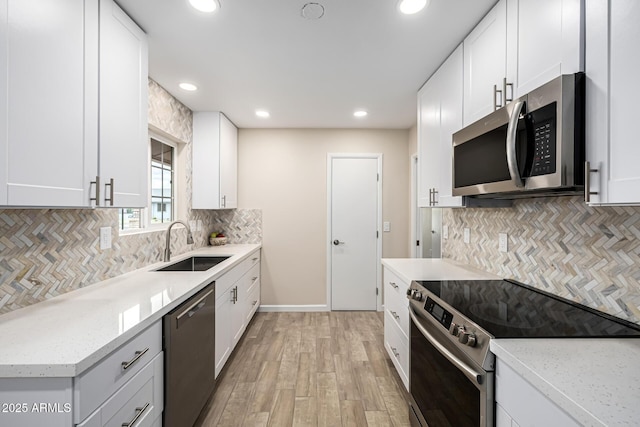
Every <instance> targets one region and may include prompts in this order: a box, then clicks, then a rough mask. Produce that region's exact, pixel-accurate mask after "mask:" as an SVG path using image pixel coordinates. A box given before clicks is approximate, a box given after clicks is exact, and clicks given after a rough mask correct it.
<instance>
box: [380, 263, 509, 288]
mask: <svg viewBox="0 0 640 427" xmlns="http://www.w3.org/2000/svg"><path fill="white" fill-rule="evenodd" d="M382 265H384V266H385V267H387V268H388V269H389V270H391V271H392V272H393V273H395V274H397V275H398V276H399V277H400V278H401V279H403V280H404V281H405V282H407V283H409V282H411V281H412V280H495V279H502V278H501V277H498V276H496V275H494V274H491V273H487V272H486V271H482V270H478V269H476V268H473V267H470V266H468V265H465V264H461V263H459V262H456V261H453V260H450V259H447V258H383V259H382Z"/></svg>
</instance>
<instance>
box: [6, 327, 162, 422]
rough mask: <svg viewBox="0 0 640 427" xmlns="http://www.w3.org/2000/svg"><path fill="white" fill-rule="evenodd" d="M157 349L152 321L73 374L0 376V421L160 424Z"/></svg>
mask: <svg viewBox="0 0 640 427" xmlns="http://www.w3.org/2000/svg"><path fill="white" fill-rule="evenodd" d="M163 355H164V353H163V352H162V324H161V321H157V322H156V323H154V324H153V325H152V326H150V327H148V328H147V329H145V330H144V331H142V332H140V333H139V334H138V335H136V336H135V337H133V338H132V339H130V340H129V341H127V342H126V343H125V344H123V345H121V346H120V347H118V348H117V349H116V350H114V351H113V352H112V353H110V354H109V355H107V356H105V357H104V358H103V359H102V360H100V361H99V362H98V363H96V364H95V365H94V366H92V367H91V368H90V369H88V370H86V371H84V372H83V373H81V374H80V375H78V376H77V377H75V378H3V379H2V380H1V381H0V404H1V405H6V407H5V406H2V407H0V426H5V425H6V426H12V427H33V426H47V427H71V426H81V427H105V426H108V427H112V426H117V427H120V426H122V425H135V427H143V426H161V425H162V411H163V408H164V388H163V384H164V382H163V381H164V374H163V372H164V371H163V369H164V360H163ZM134 418H135V419H136V422H135V423H131V421H132V420H133V419H134Z"/></svg>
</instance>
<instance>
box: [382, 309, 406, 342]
mask: <svg viewBox="0 0 640 427" xmlns="http://www.w3.org/2000/svg"><path fill="white" fill-rule="evenodd" d="M384 308H385V311H386V312H387V313H389V315H390V316H391V318H392V319H393V321H394V322H395V323H396V324H397V326H398V329H399V330H400V332H401V333H402V335H404V337H405V338H406V339H408V338H409V308H408V307H407V306H406V305H402V304H398V301H389V304H385V306H384Z"/></svg>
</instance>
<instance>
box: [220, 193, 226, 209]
mask: <svg viewBox="0 0 640 427" xmlns="http://www.w3.org/2000/svg"><path fill="white" fill-rule="evenodd" d="M221 205H222V207H223V208H226V207H227V196H222V203H221Z"/></svg>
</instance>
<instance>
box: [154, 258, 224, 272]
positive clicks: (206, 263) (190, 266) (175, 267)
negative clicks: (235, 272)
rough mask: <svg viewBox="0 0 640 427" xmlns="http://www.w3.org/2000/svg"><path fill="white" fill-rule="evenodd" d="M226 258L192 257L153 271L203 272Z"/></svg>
mask: <svg viewBox="0 0 640 427" xmlns="http://www.w3.org/2000/svg"><path fill="white" fill-rule="evenodd" d="M228 258H229V257H228V256H192V257H189V258H185V259H183V260H181V261H178V262H174V263H173V264H169V265H167V266H166V267H162V268H159V269H157V270H155V271H205V270H208V269H210V268H212V267H214V266H216V265H218V264H220V263H221V262H222V261H224V260H225V259H228Z"/></svg>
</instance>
